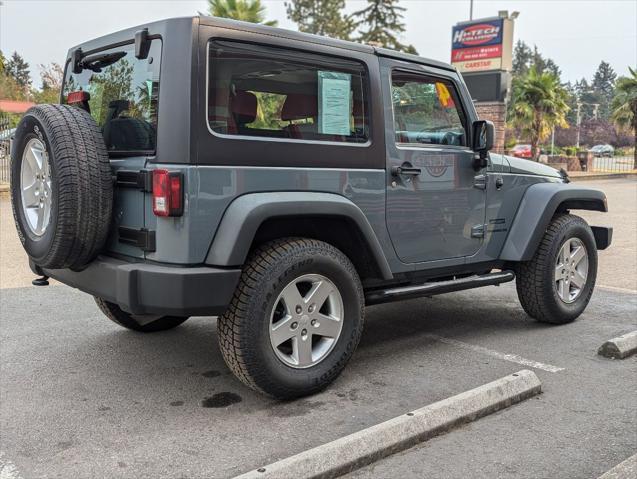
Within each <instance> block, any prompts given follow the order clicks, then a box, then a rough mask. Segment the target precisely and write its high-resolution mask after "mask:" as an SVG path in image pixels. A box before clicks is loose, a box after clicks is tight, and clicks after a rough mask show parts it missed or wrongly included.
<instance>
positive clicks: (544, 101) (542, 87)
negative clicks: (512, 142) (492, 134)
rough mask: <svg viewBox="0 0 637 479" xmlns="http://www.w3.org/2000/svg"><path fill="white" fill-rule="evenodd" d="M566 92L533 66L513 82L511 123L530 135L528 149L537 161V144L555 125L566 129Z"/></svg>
mask: <svg viewBox="0 0 637 479" xmlns="http://www.w3.org/2000/svg"><path fill="white" fill-rule="evenodd" d="M567 99H568V93H567V91H566V90H565V89H564V88H563V87H562V85H560V82H559V80H558V78H557V77H556V76H555V75H553V74H552V73H549V72H543V73H538V72H537V70H536V69H535V67H533V68H531V69H529V71H528V73H527V74H526V75H525V76H524V77H522V78H520V79H519V80H516V81H515V82H514V85H513V109H512V113H513V124H514V125H515V126H517V127H518V128H520V129H521V130H522V133H523V134H524V135H527V136H529V137H530V138H531V151H533V156H534V158H535V159H536V160H537V157H538V145H539V144H540V142H541V141H544V140H545V139H546V138H548V136H549V134H550V133H551V130H552V129H553V128H554V127H556V126H559V127H562V128H568V123H567V122H566V113H568V110H569V107H568V105H567V103H566V101H567Z"/></svg>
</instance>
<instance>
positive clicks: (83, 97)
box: [66, 91, 91, 105]
mask: <svg viewBox="0 0 637 479" xmlns="http://www.w3.org/2000/svg"><path fill="white" fill-rule="evenodd" d="M90 99H91V95H89V93H88V92H86V91H72V92H71V93H69V94H68V96H67V97H66V102H67V103H68V104H69V105H74V104H76V103H84V102H85V101H89V100H90Z"/></svg>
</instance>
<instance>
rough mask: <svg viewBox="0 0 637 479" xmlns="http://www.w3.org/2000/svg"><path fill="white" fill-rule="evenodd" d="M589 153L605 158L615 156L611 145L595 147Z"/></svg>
mask: <svg viewBox="0 0 637 479" xmlns="http://www.w3.org/2000/svg"><path fill="white" fill-rule="evenodd" d="M588 151H590V152H591V153H592V154H593V155H594V156H607V157H609V158H610V157H611V156H613V155H614V154H615V148H613V147H612V146H611V145H595V146H594V147H593V148H591V149H590V150H588Z"/></svg>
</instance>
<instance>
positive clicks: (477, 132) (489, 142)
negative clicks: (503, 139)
mask: <svg viewBox="0 0 637 479" xmlns="http://www.w3.org/2000/svg"><path fill="white" fill-rule="evenodd" d="M471 140H472V144H471V149H472V150H473V151H475V152H476V153H477V155H476V159H475V164H474V166H475V168H476V169H480V168H484V167H486V166H487V153H488V152H489V150H491V149H492V148H493V143H494V140H495V127H494V126H493V123H492V122H490V121H486V120H476V121H474V122H473V130H472V135H471Z"/></svg>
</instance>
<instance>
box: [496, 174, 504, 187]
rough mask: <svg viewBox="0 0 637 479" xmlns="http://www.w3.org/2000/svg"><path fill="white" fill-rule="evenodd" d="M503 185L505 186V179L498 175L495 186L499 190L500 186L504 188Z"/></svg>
mask: <svg viewBox="0 0 637 479" xmlns="http://www.w3.org/2000/svg"><path fill="white" fill-rule="evenodd" d="M502 186H504V180H503V179H502V177H501V176H498V177H497V178H496V179H495V188H496V189H497V190H499V189H500V188H502Z"/></svg>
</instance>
